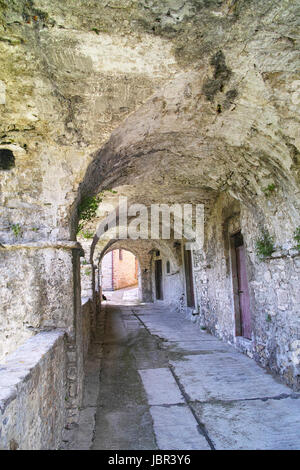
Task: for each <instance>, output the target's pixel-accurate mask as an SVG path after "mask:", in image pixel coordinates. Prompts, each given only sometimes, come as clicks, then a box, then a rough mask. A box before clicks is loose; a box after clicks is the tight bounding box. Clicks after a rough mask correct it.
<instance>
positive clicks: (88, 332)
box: [81, 299, 93, 364]
mask: <svg viewBox="0 0 300 470" xmlns="http://www.w3.org/2000/svg"><path fill="white" fill-rule="evenodd" d="M81 313H82V338H83V341H82V343H83V362H84V364H85V363H86V359H87V356H88V351H89V346H90V342H91V337H92V333H93V332H92V316H93V309H92V301H91V300H90V299H89V300H86V301H85V302H84V303H83V304H82V308H81Z"/></svg>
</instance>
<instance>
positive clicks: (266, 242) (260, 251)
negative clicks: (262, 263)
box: [256, 230, 275, 260]
mask: <svg viewBox="0 0 300 470" xmlns="http://www.w3.org/2000/svg"><path fill="white" fill-rule="evenodd" d="M274 251H275V247H274V238H273V237H271V235H270V234H269V232H268V231H267V230H263V231H262V234H261V237H260V238H258V239H257V240H256V254H257V256H258V257H259V258H260V259H261V260H264V259H265V258H268V257H269V256H271V254H272V253H273V252H274Z"/></svg>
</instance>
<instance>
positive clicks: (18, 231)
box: [11, 224, 22, 238]
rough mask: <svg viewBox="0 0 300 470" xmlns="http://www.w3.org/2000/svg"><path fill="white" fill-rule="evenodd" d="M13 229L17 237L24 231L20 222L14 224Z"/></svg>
mask: <svg viewBox="0 0 300 470" xmlns="http://www.w3.org/2000/svg"><path fill="white" fill-rule="evenodd" d="M11 229H12V231H13V232H14V236H15V237H16V238H18V237H19V235H21V233H22V229H21V226H20V224H14V225H12V227H11Z"/></svg>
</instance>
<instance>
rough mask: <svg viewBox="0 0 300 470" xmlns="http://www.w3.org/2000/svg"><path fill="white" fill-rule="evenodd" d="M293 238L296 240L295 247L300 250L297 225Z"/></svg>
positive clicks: (299, 234) (299, 229) (299, 236)
mask: <svg viewBox="0 0 300 470" xmlns="http://www.w3.org/2000/svg"><path fill="white" fill-rule="evenodd" d="M294 240H295V242H296V248H297V250H298V251H300V227H297V228H296V230H295V232H294Z"/></svg>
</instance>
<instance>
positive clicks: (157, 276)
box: [155, 259, 163, 300]
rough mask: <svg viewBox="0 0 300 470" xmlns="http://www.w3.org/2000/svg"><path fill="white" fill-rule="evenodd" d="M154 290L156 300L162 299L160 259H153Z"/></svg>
mask: <svg viewBox="0 0 300 470" xmlns="http://www.w3.org/2000/svg"><path fill="white" fill-rule="evenodd" d="M155 292H156V298H157V299H158V300H163V289H162V263H161V259H157V260H155Z"/></svg>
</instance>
